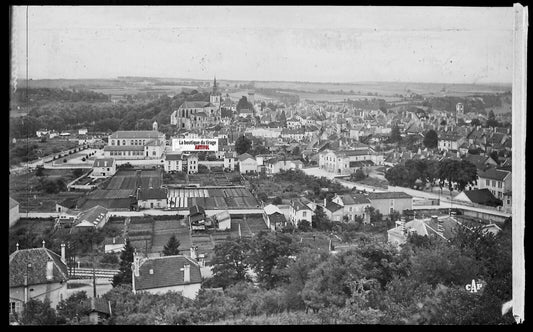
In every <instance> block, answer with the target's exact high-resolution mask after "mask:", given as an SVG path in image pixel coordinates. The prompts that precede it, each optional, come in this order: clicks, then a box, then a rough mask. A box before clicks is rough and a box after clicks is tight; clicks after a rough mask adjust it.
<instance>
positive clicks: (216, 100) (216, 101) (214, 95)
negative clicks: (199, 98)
mask: <svg viewBox="0 0 533 332" xmlns="http://www.w3.org/2000/svg"><path fill="white" fill-rule="evenodd" d="M220 98H221V94H220V92H219V91H218V87H217V78H216V76H215V79H214V81H213V91H212V92H211V95H210V96H209V102H210V103H211V104H213V105H215V106H216V107H217V108H220V103H221V101H220Z"/></svg>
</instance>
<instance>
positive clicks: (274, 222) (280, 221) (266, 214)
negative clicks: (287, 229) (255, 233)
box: [263, 204, 287, 230]
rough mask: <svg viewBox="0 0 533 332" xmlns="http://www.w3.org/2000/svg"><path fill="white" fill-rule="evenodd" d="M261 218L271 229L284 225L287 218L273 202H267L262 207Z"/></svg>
mask: <svg viewBox="0 0 533 332" xmlns="http://www.w3.org/2000/svg"><path fill="white" fill-rule="evenodd" d="M263 220H264V221H265V224H266V225H267V227H268V228H269V229H271V230H276V229H279V228H280V227H283V226H285V224H286V222H287V219H286V218H285V215H284V214H283V212H281V210H280V209H279V207H277V206H276V205H273V204H268V205H266V206H265V207H264V208H263Z"/></svg>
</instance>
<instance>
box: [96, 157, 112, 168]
mask: <svg viewBox="0 0 533 332" xmlns="http://www.w3.org/2000/svg"><path fill="white" fill-rule="evenodd" d="M114 163H115V159H113V158H100V159H95V160H94V163H93V167H112V166H113V164H114Z"/></svg>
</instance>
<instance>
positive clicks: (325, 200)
mask: <svg viewBox="0 0 533 332" xmlns="http://www.w3.org/2000/svg"><path fill="white" fill-rule="evenodd" d="M324 207H326V198H324Z"/></svg>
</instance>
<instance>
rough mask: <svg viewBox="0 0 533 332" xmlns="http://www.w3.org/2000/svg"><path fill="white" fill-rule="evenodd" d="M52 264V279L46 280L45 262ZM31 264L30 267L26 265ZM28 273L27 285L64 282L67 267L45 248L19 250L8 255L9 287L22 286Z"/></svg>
mask: <svg viewBox="0 0 533 332" xmlns="http://www.w3.org/2000/svg"><path fill="white" fill-rule="evenodd" d="M48 261H52V262H53V269H52V279H50V280H48V279H47V278H46V274H47V262H48ZM28 263H29V264H31V267H27V265H28ZM26 269H27V271H28V285H38V284H47V283H56V282H62V281H63V282H64V281H67V280H68V269H67V266H66V265H65V264H64V263H63V262H62V261H61V257H60V256H59V255H58V254H56V253H55V252H53V251H51V250H49V249H47V248H33V249H21V250H17V251H15V252H13V253H12V254H11V255H9V287H21V286H24V276H25V275H26Z"/></svg>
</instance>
